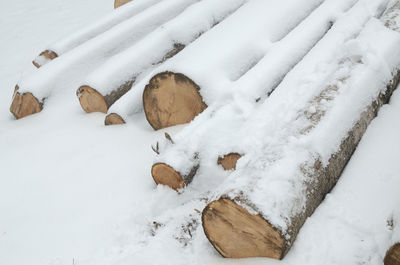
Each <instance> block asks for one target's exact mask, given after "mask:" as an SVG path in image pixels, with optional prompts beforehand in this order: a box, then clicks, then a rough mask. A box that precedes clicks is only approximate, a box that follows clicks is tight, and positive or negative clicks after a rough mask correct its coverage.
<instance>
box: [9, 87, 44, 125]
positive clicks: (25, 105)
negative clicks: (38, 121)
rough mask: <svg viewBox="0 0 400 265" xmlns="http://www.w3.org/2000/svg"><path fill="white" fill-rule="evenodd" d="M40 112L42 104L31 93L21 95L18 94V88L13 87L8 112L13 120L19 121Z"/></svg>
mask: <svg viewBox="0 0 400 265" xmlns="http://www.w3.org/2000/svg"><path fill="white" fill-rule="evenodd" d="M41 110H42V104H41V103H40V101H39V100H38V99H37V98H36V97H35V96H34V95H33V94H32V93H30V92H28V93H23V94H21V93H19V92H18V86H16V87H15V90H14V96H13V101H12V103H11V106H10V111H11V113H12V114H14V116H15V118H17V119H21V118H23V117H26V116H28V115H31V114H35V113H38V112H40V111H41Z"/></svg>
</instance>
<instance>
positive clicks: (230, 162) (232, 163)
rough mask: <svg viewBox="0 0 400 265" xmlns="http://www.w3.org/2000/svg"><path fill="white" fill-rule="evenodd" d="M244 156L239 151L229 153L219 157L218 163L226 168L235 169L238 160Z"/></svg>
mask: <svg viewBox="0 0 400 265" xmlns="http://www.w3.org/2000/svg"><path fill="white" fill-rule="evenodd" d="M241 157H242V155H241V154H238V153H229V154H227V155H224V156H222V157H218V161H217V164H218V165H221V166H222V167H223V168H224V170H235V169H236V163H237V161H238V160H239V159H240V158H241Z"/></svg>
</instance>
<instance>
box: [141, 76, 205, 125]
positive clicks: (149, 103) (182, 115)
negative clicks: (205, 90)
mask: <svg viewBox="0 0 400 265" xmlns="http://www.w3.org/2000/svg"><path fill="white" fill-rule="evenodd" d="M199 90H200V88H199V86H198V85H197V84H195V83H194V82H193V81H192V80H191V79H190V78H188V77H186V76H185V75H183V74H180V73H172V72H163V73H159V74H157V75H155V76H154V77H153V78H152V79H151V80H150V82H149V84H148V85H146V87H145V89H144V92H143V108H144V111H145V114H146V119H147V121H148V122H149V123H150V125H151V126H152V127H153V128H154V129H155V130H158V129H161V128H165V127H169V126H174V125H178V124H183V123H187V122H190V121H191V120H193V118H194V117H196V116H197V115H198V114H200V113H201V112H202V111H203V110H204V109H205V108H206V107H207V105H206V104H205V103H204V101H203V99H202V97H201V95H200V93H199ZM171 114H174V115H171Z"/></svg>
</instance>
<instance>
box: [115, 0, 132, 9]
mask: <svg viewBox="0 0 400 265" xmlns="http://www.w3.org/2000/svg"><path fill="white" fill-rule="evenodd" d="M131 1H132V0H115V1H114V8H118V7H120V6H122V5H125V4H126V3H129V2H131Z"/></svg>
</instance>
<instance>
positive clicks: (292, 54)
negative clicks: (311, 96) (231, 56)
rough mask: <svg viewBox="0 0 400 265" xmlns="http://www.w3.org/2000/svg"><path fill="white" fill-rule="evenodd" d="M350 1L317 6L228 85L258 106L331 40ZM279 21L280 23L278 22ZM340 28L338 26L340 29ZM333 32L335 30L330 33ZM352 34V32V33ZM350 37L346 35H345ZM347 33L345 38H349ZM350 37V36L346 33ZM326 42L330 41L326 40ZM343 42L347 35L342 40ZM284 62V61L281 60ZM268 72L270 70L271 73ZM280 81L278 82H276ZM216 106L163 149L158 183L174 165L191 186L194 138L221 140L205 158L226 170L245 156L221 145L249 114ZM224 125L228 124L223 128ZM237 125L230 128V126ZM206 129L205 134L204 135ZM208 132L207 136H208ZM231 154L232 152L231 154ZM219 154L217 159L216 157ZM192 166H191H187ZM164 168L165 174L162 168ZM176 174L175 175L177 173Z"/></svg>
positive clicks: (165, 181) (154, 173)
mask: <svg viewBox="0 0 400 265" xmlns="http://www.w3.org/2000/svg"><path fill="white" fill-rule="evenodd" d="M351 4H352V2H351V1H347V0H344V1H335V0H332V1H326V2H324V3H323V4H322V5H320V6H319V7H318V8H317V9H315V10H314V11H313V12H312V13H311V14H309V16H308V17H307V18H305V19H304V20H303V21H302V22H301V23H300V24H299V25H298V26H297V27H296V28H294V29H293V30H292V31H291V32H290V33H289V34H288V35H287V36H285V37H284V38H282V39H281V40H280V41H279V42H277V44H279V45H276V46H275V47H274V48H271V50H269V52H268V53H266V55H265V56H264V57H263V58H262V59H261V60H260V62H259V63H258V64H257V65H256V66H254V67H253V68H252V69H251V70H249V71H248V72H247V73H245V74H244V75H243V76H242V77H241V78H239V79H238V80H236V81H235V82H234V83H233V84H232V85H230V86H229V88H230V89H231V91H233V92H234V93H235V94H237V95H238V97H240V98H242V99H246V100H247V101H248V104H250V105H251V106H253V107H255V106H256V104H257V101H258V100H259V99H260V98H265V97H267V95H268V94H270V93H271V92H272V91H273V89H274V88H275V87H276V86H277V82H279V80H282V79H283V77H284V76H285V75H286V74H287V73H288V72H289V71H290V70H291V69H292V68H293V66H294V65H296V64H297V63H298V62H299V61H300V60H301V59H302V58H303V56H304V55H305V54H307V53H308V52H309V51H310V50H311V49H312V48H313V47H314V45H315V44H316V43H317V42H318V41H320V40H321V39H323V40H324V39H329V34H328V36H325V33H326V32H327V31H328V30H329V29H330V27H331V26H332V20H331V18H332V17H335V16H339V14H341V13H342V12H345V11H346V10H348V9H349V8H350V7H351ZM278 24H279V23H278ZM359 25H360V23H359V24H354V27H358V26H359ZM341 27H342V28H346V27H347V25H344V24H342V26H341ZM339 30H340V29H338V31H339ZM330 34H332V33H330ZM349 34H352V33H349ZM346 36H347V35H346ZM346 36H345V37H346ZM347 37H348V36H347ZM326 41H327V40H326ZM342 41H344V37H343V39H342ZM280 62H285V63H280ZM265 73H269V74H268V75H267V74H265ZM277 80H278V81H277ZM215 105H216V104H214V105H213V107H212V108H211V110H210V112H213V113H215V112H216V111H217V110H218V112H217V113H219V115H215V114H214V116H213V118H212V119H211V117H208V116H207V115H208V114H205V115H203V116H205V117H201V118H202V119H203V120H204V122H198V123H197V122H196V123H194V124H190V125H189V127H188V128H187V129H185V130H186V131H187V133H185V132H183V133H182V136H180V137H179V138H178V139H177V141H176V142H180V139H182V140H183V142H182V143H180V144H178V145H171V144H169V145H168V146H167V147H166V148H163V149H164V150H162V154H161V155H160V156H158V158H157V161H156V163H155V165H157V168H158V170H153V171H152V176H153V178H154V179H155V180H156V183H157V184H164V185H169V181H168V178H166V177H165V175H166V174H167V173H166V172H170V171H171V168H172V169H174V171H175V174H176V175H178V176H179V175H180V176H182V177H181V179H182V180H183V179H184V181H183V185H184V186H185V185H188V184H189V183H190V181H191V180H192V179H193V178H186V177H184V176H185V175H187V174H188V173H189V172H190V171H191V170H192V168H195V167H198V166H199V165H198V162H199V161H198V160H196V159H192V158H193V157H194V154H195V153H197V152H199V149H200V148H201V147H200V146H201V145H202V144H200V146H196V145H193V144H192V143H196V142H198V140H196V141H194V137H197V138H199V137H200V138H203V137H204V139H209V138H214V139H218V143H215V144H212V145H213V146H214V145H215V146H218V147H219V149H218V150H216V151H215V152H214V153H209V152H208V151H206V152H207V155H205V156H206V157H210V158H211V157H213V159H214V160H215V161H217V163H218V164H221V165H222V167H223V168H224V169H225V170H231V169H234V168H235V167H236V162H237V160H238V159H239V158H240V157H241V155H243V154H244V153H245V152H244V150H233V149H232V147H230V146H229V143H226V144H224V145H225V146H224V145H223V144H222V143H223V142H224V139H227V140H228V141H229V142H231V139H230V138H229V137H228V138H227V137H222V135H223V134H226V135H230V134H231V132H233V131H238V130H240V125H241V124H243V123H244V122H245V121H246V120H247V118H248V117H247V116H246V115H239V114H237V115H236V116H232V113H238V111H237V109H238V107H236V106H234V105H232V104H231V105H229V104H227V105H225V106H223V107H222V108H221V109H218V107H215ZM239 108H241V107H239ZM226 117H230V119H231V120H230V122H229V123H227V122H225V120H226ZM221 124H224V125H225V127H224V128H221ZM231 125H232V126H234V127H230V126H231ZM216 128H218V130H217V131H219V132H220V134H218V135H214V136H212V137H210V136H208V134H209V132H210V131H215V130H216ZM201 132H203V133H204V134H205V135H204V136H199V135H201ZM193 135H195V136H193ZM206 135H207V136H206ZM181 146H186V147H185V152H184V153H180V154H179V156H180V157H181V159H184V160H185V161H186V162H185V163H183V164H176V159H175V157H176V155H177V154H176V149H180V148H181ZM230 154H231V155H230ZM239 154H241V155H239ZM215 157H217V158H215ZM188 165H190V167H188ZM162 167H165V173H164V171H163V170H162ZM175 174H174V175H175Z"/></svg>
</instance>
